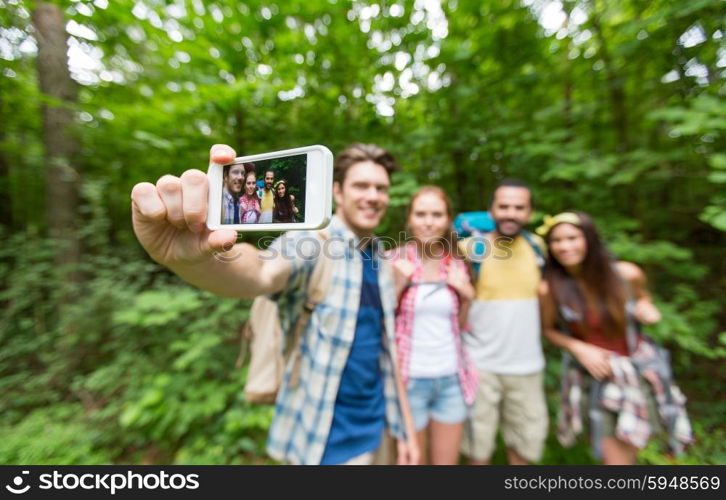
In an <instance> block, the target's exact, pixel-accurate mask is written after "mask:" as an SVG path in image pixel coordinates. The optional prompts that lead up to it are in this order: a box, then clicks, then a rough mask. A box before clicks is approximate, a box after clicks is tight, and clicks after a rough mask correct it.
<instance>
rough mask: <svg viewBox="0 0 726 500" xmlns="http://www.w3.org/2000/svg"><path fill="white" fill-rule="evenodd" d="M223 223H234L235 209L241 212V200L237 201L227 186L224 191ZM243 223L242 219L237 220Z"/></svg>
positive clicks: (238, 222)
mask: <svg viewBox="0 0 726 500" xmlns="http://www.w3.org/2000/svg"><path fill="white" fill-rule="evenodd" d="M222 201H223V203H222V208H223V211H222V224H234V211H235V209H236V210H237V213H239V202H237V201H235V198H234V197H233V196H232V194H231V193H230V192H229V191H227V188H226V187H225V188H224V189H223V191H222ZM240 223H241V219H240V220H238V221H237V224H240Z"/></svg>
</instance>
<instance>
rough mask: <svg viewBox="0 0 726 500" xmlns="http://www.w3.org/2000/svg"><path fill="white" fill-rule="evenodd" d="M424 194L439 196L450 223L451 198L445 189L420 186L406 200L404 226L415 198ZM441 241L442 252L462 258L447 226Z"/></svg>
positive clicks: (455, 240)
mask: <svg viewBox="0 0 726 500" xmlns="http://www.w3.org/2000/svg"><path fill="white" fill-rule="evenodd" d="M424 194H433V195H434V196H438V197H439V198H441V199H442V200H443V202H444V205H445V206H446V215H447V216H448V217H449V224H451V223H452V222H453V221H454V209H453V206H452V204H451V198H449V195H447V194H446V191H444V190H443V189H441V188H440V187H438V186H422V187H421V188H419V189H418V191H416V192H415V193H414V194H413V196H411V201H409V202H408V207H407V208H406V226H407V228H408V221H409V220H410V218H411V212H412V211H413V203H414V202H415V201H416V198H418V197H419V196H422V195H424ZM441 243H442V244H443V245H444V252H445V254H444V255H446V254H450V255H451V256H452V257H454V258H457V259H463V258H464V256H463V255H462V253H461V251H460V250H459V245H458V239H457V237H456V233H455V232H454V231H453V230H452V229H451V228H449V229H448V230H447V231H446V232H445V233H444V236H443V237H442V238H441Z"/></svg>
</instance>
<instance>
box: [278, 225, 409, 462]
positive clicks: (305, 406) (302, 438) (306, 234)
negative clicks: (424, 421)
mask: <svg viewBox="0 0 726 500" xmlns="http://www.w3.org/2000/svg"><path fill="white" fill-rule="evenodd" d="M325 231H326V232H327V233H328V235H329V238H328V240H327V241H326V242H325V244H324V245H321V240H320V239H319V238H318V237H317V236H316V235H315V234H314V233H313V232H311V231H300V232H294V233H293V232H290V233H286V234H284V235H283V236H281V237H279V238H277V239H276V240H275V241H274V242H273V243H272V245H271V246H270V249H271V250H272V253H277V254H278V255H279V254H282V255H283V256H285V257H287V258H288V259H289V260H290V263H291V265H292V272H291V275H290V278H289V280H288V283H287V286H286V287H285V289H284V291H283V292H281V293H279V294H277V295H276V296H275V297H274V298H275V299H276V300H277V301H278V306H279V314H280V322H281V324H282V329H283V331H285V332H290V330H291V326H292V325H294V323H295V321H296V319H297V316H298V314H299V313H300V311H302V307H303V302H304V300H305V292H306V290H307V283H308V280H309V278H310V275H311V273H312V270H313V267H314V266H315V262H316V258H315V256H317V255H318V253H319V252H320V251H321V246H322V247H323V248H324V249H325V250H326V251H328V254H327V255H329V256H331V257H332V260H333V262H334V268H333V277H332V281H331V283H330V286H329V288H328V292H327V295H326V297H325V299H324V300H323V301H322V303H321V304H319V305H318V307H317V308H316V309H315V311H314V312H313V314H312V317H311V318H310V322H309V323H308V326H307V328H306V329H305V332H304V333H303V336H302V340H301V351H300V352H301V356H302V358H301V362H300V380H299V383H298V384H297V386H296V387H290V384H289V382H290V374H291V367H292V363H289V364H288V366H287V367H286V369H285V375H284V377H283V382H282V387H281V388H280V391H279V393H278V396H277V404H276V408H275V417H274V419H273V422H272V426H271V427H270V434H269V437H268V441H267V452H268V453H269V454H270V456H271V457H273V458H274V459H276V460H281V461H284V462H287V463H291V464H319V463H320V461H321V459H322V457H323V452H324V451H325V445H326V443H327V440H328V434H329V432H330V427H331V424H332V421H333V409H334V406H335V400H336V397H337V395H338V387H339V385H340V379H341V376H342V374H343V369H344V368H345V365H346V362H347V360H348V354H349V352H350V348H351V345H352V344H353V337H354V335H355V327H356V320H357V317H358V307H359V305H360V294H361V286H362V273H363V268H362V261H361V255H360V252H359V251H358V245H359V243H360V240H359V238H358V237H357V236H355V235H354V234H353V232H352V231H351V230H350V229H349V228H348V227H347V226H346V225H345V224H344V223H343V222H342V221H341V220H340V219H339V218H337V217H333V220H332V222H331V223H330V226H329V227H328V228H327V229H325ZM374 254H377V255H376V257H374V258H375V259H376V260H377V263H378V264H380V267H379V269H378V286H379V288H380V294H381V304H382V305H383V317H384V324H383V336H384V339H383V344H382V345H383V349H382V351H381V358H380V366H381V373H382V375H383V378H384V380H383V387H384V393H385V397H386V425H387V427H388V430H389V432H390V433H391V434H392V435H393V436H395V437H402V436H403V434H404V432H403V423H402V422H403V421H402V417H401V412H400V408H399V404H398V398H397V395H396V384H395V379H394V366H395V363H396V354H395V352H396V351H395V342H394V312H395V304H396V298H395V292H394V288H393V279H392V274H391V267H390V263H389V262H387V261H386V260H385V259H383V258H381V255H382V253H381V252H375V253H374ZM292 359H294V356H291V360H292Z"/></svg>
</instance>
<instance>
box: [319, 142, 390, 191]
mask: <svg viewBox="0 0 726 500" xmlns="http://www.w3.org/2000/svg"><path fill="white" fill-rule="evenodd" d="M365 161H371V162H373V163H375V164H377V165H380V166H381V167H383V168H384V169H386V172H387V173H388V176H389V177H390V176H391V174H392V173H393V172H396V171H398V164H397V163H396V159H395V158H394V157H393V155H392V154H391V153H389V152H388V151H386V150H385V149H383V148H381V147H379V146H376V145H375V144H361V143H358V142H357V143H355V144H351V145H350V146H348V147H347V148H345V149H344V150H343V151H341V152H340V153H339V154H338V156H337V157H336V158H335V165H334V166H333V182H338V183H340V185H341V186H342V185H343V181H345V174H346V173H348V169H349V168H350V167H352V166H353V165H355V164H356V163H361V162H365Z"/></svg>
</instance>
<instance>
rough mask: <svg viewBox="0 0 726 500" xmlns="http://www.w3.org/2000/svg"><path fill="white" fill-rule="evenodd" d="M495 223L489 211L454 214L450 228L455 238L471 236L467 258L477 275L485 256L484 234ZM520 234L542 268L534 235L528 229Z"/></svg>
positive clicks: (542, 264)
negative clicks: (469, 251)
mask: <svg viewBox="0 0 726 500" xmlns="http://www.w3.org/2000/svg"><path fill="white" fill-rule="evenodd" d="M496 227H497V226H496V223H495V222H494V219H493V218H492V216H491V214H490V213H489V212H462V213H460V214H459V215H457V216H456V218H455V219H454V222H453V224H452V229H453V230H454V232H455V233H456V236H457V238H459V239H463V238H468V237H472V243H473V245H472V247H471V249H470V250H471V253H470V254H469V256H468V257H469V260H470V261H471V264H472V267H473V268H474V275H475V276H479V271H480V269H481V263H482V261H483V260H484V258H485V257H486V254H487V252H486V245H487V243H488V240H487V239H486V234H487V233H491V232H492V231H494V229H496ZM521 234H522V236H524V239H525V240H527V243H529V245H530V246H531V247H532V250H534V253H535V255H536V256H537V265H538V266H539V269H540V271H542V270H543V269H544V264H545V256H544V252H543V250H542V248H541V247H540V245H539V243H538V242H537V241H535V239H534V236H533V235H532V233H530V232H529V231H522V233H521Z"/></svg>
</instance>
